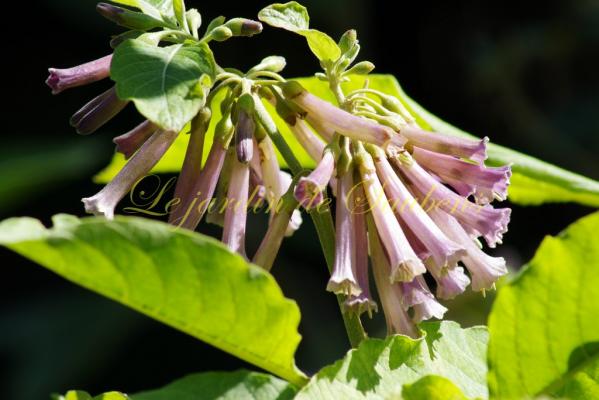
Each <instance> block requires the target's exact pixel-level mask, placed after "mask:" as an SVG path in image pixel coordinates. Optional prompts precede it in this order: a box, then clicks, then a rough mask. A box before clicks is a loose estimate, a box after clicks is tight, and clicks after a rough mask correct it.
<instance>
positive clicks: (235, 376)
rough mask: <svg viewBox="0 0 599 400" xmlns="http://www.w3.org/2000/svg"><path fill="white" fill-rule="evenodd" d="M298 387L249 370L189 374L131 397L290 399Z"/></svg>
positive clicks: (156, 399)
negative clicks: (159, 387) (161, 386)
mask: <svg viewBox="0 0 599 400" xmlns="http://www.w3.org/2000/svg"><path fill="white" fill-rule="evenodd" d="M295 391H296V390H295V388H294V387H293V386H292V385H290V384H289V383H287V382H285V381H282V380H280V379H277V378H274V377H272V376H270V375H265V374H259V373H255V372H248V371H237V372H208V373H203V374H194V375H189V376H187V377H185V378H183V379H180V380H178V381H175V382H173V383H171V384H170V385H167V386H165V387H163V388H162V389H157V390H152V391H149V392H144V393H139V394H135V395H132V396H131V400H217V399H218V400H288V399H292V398H293V397H294V396H295Z"/></svg>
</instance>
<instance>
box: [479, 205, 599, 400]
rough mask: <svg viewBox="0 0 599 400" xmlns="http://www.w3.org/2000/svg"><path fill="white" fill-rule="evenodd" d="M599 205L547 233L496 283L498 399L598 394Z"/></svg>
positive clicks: (493, 364) (493, 328)
mask: <svg viewBox="0 0 599 400" xmlns="http://www.w3.org/2000/svg"><path fill="white" fill-rule="evenodd" d="M598 299H599V213H595V214H592V215H591V216H588V217H586V218H583V219H581V220H580V221H578V222H576V223H575V224H573V225H571V226H570V227H569V228H568V229H567V230H566V231H565V232H564V233H563V234H561V235H560V236H558V237H547V238H546V239H545V240H544V241H543V243H542V244H541V246H540V247H539V250H538V251H537V254H536V255H535V257H534V258H533V259H532V261H531V262H530V263H529V264H528V265H527V266H526V267H525V268H524V270H523V271H522V272H521V273H520V275H519V276H518V277H517V278H516V279H515V280H514V281H513V282H511V283H510V284H508V285H506V286H504V287H502V288H501V289H500V290H499V294H498V296H497V300H496V301H495V304H494V306H493V310H492V312H491V316H490V319H489V331H490V335H491V339H490V343H489V357H488V359H489V388H490V390H491V394H492V395H494V397H496V398H500V399H520V398H525V397H528V396H530V397H535V396H539V395H543V394H544V395H557V396H565V397H567V398H578V399H593V398H599V320H598V319H597V317H598V316H599V302H598Z"/></svg>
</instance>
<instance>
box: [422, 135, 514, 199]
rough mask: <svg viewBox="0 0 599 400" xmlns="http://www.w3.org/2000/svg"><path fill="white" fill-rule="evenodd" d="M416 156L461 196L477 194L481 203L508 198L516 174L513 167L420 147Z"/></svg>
mask: <svg viewBox="0 0 599 400" xmlns="http://www.w3.org/2000/svg"><path fill="white" fill-rule="evenodd" d="M412 155H413V157H414V159H415V160H416V161H417V162H418V163H419V164H420V165H421V166H423V167H424V168H426V169H428V170H429V171H431V172H433V173H434V174H435V175H437V176H438V177H439V178H441V180H442V181H443V182H445V183H447V184H449V185H451V186H452V187H453V188H454V189H456V190H457V191H458V193H460V194H461V195H463V196H464V195H465V196H468V195H470V194H473V195H474V197H475V199H476V201H477V203H479V204H488V203H490V202H492V201H493V200H495V199H496V200H500V201H503V200H505V199H507V190H508V186H509V184H510V177H511V176H512V171H511V168H510V166H504V167H498V168H491V167H484V166H481V165H479V164H471V163H469V162H466V161H462V160H460V159H458V158H455V157H452V156H448V155H445V154H440V153H435V152H432V151H429V150H424V149H420V148H418V147H414V151H413V153H412Z"/></svg>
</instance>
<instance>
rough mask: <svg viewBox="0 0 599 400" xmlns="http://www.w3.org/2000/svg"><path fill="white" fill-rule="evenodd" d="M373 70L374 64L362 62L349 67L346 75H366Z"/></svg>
mask: <svg viewBox="0 0 599 400" xmlns="http://www.w3.org/2000/svg"><path fill="white" fill-rule="evenodd" d="M373 70H374V64H373V63H371V62H370V61H362V62H359V63H357V64H356V65H354V66H353V67H351V68H350V69H349V70H347V72H345V74H346V75H368V74H369V73H371V72H372V71H373Z"/></svg>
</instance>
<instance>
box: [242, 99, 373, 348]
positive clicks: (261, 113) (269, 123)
mask: <svg viewBox="0 0 599 400" xmlns="http://www.w3.org/2000/svg"><path fill="white" fill-rule="evenodd" d="M254 101H255V110H254V111H255V116H256V118H257V119H258V121H259V122H260V124H261V125H262V126H263V127H264V130H265V131H266V133H267V134H268V136H269V137H270V139H271V140H272V141H273V143H274V145H275V146H276V147H277V149H278V150H279V152H280V153H281V156H283V159H284V160H285V162H286V163H287V165H288V166H289V168H290V169H291V172H292V173H293V175H299V174H301V173H302V172H303V168H302V165H301V164H300V162H299V161H298V160H297V158H296V157H295V155H294V154H293V151H292V150H291V148H290V147H289V145H288V144H287V142H286V141H285V139H284V138H283V136H282V135H281V133H280V132H279V130H278V129H277V127H276V125H275V123H274V121H273V120H272V118H271V117H270V115H269V114H268V112H267V111H266V108H265V107H264V105H263V104H262V100H260V98H259V97H258V96H255V97H254ZM309 214H310V217H311V218H312V221H313V222H314V226H315V227H316V232H317V234H318V238H319V240H320V245H321V247H322V251H323V253H324V257H325V261H326V263H327V268H328V269H329V273H332V272H333V265H334V261H335V226H334V224H333V216H332V215H331V210H330V209H329V208H328V207H322V206H321V207H319V208H316V209H314V210H312V211H311V212H310V213H309ZM337 302H338V303H339V308H340V309H341V315H342V316H343V323H344V325H345V330H346V331H347V337H348V338H349V342H350V344H351V346H352V347H354V348H355V347H358V345H359V344H360V342H362V340H364V339H366V337H367V336H366V332H365V331H364V327H363V326H362V321H360V318H359V317H358V316H357V315H354V314H348V313H344V312H343V303H344V302H345V296H344V295H337Z"/></svg>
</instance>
